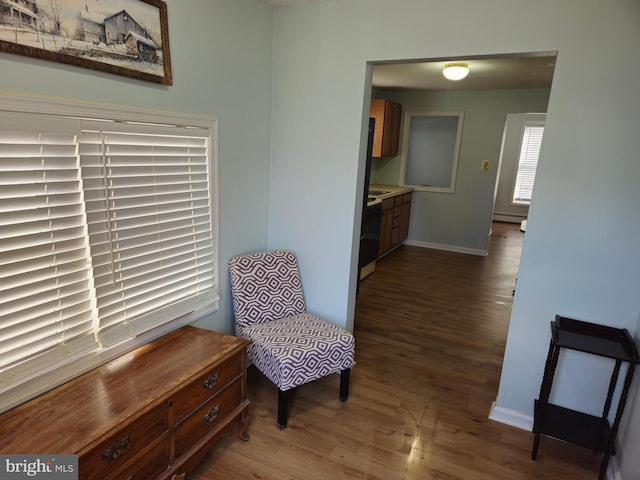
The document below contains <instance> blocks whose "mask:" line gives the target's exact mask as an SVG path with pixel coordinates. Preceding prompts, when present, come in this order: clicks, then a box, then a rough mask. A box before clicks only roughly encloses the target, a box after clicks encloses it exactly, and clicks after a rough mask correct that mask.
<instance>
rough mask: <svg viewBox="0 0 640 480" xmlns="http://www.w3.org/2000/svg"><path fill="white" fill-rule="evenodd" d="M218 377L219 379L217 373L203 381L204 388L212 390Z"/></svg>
mask: <svg viewBox="0 0 640 480" xmlns="http://www.w3.org/2000/svg"><path fill="white" fill-rule="evenodd" d="M218 377H220V374H219V373H218V372H216V373H212V374H211V375H209V378H207V379H206V380H205V381H204V388H208V389H209V390H211V389H212V388H214V387H215V386H216V385H217V384H218Z"/></svg>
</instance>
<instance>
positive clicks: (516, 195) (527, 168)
mask: <svg viewBox="0 0 640 480" xmlns="http://www.w3.org/2000/svg"><path fill="white" fill-rule="evenodd" d="M543 134H544V122H525V124H524V129H523V132H522V142H521V145H520V156H519V159H518V171H517V173H516V180H515V184H514V187H513V197H512V201H513V203H514V204H517V205H529V204H530V203H531V194H532V193H533V184H534V182H535V179H536V169H537V168H538V157H539V156H540V147H541V145H542V136H543Z"/></svg>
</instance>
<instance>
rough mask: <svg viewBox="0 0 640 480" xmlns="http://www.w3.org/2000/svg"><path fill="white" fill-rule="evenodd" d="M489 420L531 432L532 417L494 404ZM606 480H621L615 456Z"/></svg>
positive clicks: (610, 461)
mask: <svg viewBox="0 0 640 480" xmlns="http://www.w3.org/2000/svg"><path fill="white" fill-rule="evenodd" d="M489 419H490V420H494V421H496V422H500V423H504V424H506V425H511V426H512V427H516V428H520V429H522V430H528V431H529V432H531V431H532V430H533V417H532V416H531V415H525V414H524V413H521V412H518V411H516V410H511V409H508V408H502V407H496V402H493V403H492V404H491V410H490V411H489ZM607 480H623V479H622V474H621V473H620V465H618V461H617V459H616V457H615V456H613V457H611V459H610V460H609V466H608V468H607Z"/></svg>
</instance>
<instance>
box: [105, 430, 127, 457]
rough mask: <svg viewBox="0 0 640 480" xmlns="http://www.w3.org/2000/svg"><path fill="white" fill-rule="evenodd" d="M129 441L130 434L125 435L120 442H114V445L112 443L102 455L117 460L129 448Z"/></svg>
mask: <svg viewBox="0 0 640 480" xmlns="http://www.w3.org/2000/svg"><path fill="white" fill-rule="evenodd" d="M128 443H129V435H127V436H126V437H124V438H123V439H122V440H120V441H118V442H113V445H111V448H110V449H109V450H107V451H106V452H104V453H103V454H102V456H103V457H104V458H106V459H107V460H117V459H119V458H120V457H121V456H122V455H123V454H124V452H125V451H126V450H127V444H128Z"/></svg>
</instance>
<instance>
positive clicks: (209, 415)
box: [202, 404, 220, 423]
mask: <svg viewBox="0 0 640 480" xmlns="http://www.w3.org/2000/svg"><path fill="white" fill-rule="evenodd" d="M219 411H220V404H218V405H216V406H215V407H213V408H212V409H211V410H209V413H207V414H206V415H205V416H204V417H202V418H203V419H204V421H205V422H207V423H213V422H214V420H215V419H216V418H217V417H218V412H219Z"/></svg>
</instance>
